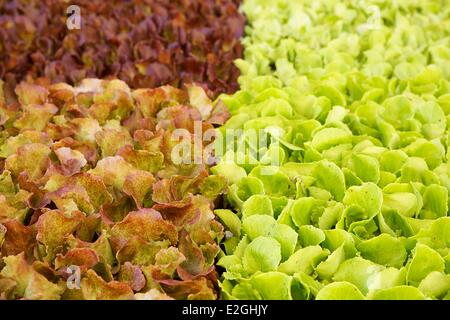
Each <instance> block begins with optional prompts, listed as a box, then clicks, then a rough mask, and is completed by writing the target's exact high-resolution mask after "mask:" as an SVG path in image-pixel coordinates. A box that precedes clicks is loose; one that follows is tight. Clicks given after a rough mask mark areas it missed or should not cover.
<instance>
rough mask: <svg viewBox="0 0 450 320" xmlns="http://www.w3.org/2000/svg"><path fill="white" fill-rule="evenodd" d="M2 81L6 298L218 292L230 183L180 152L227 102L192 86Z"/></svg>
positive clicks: (0, 184) (0, 240) (0, 195)
mask: <svg viewBox="0 0 450 320" xmlns="http://www.w3.org/2000/svg"><path fill="white" fill-rule="evenodd" d="M1 85H2V83H1V82H0V121H1V125H2V126H3V128H4V130H2V131H1V133H0V164H1V167H2V173H1V174H0V250H1V251H0V252H1V257H2V258H3V259H2V260H1V262H0V299H22V298H24V299H170V298H175V299H215V298H216V297H217V276H216V271H215V268H214V265H213V263H214V258H215V257H216V255H217V254H218V253H219V246H218V242H220V240H221V238H222V237H223V227H222V225H221V224H220V223H219V222H218V221H217V220H216V219H215V216H214V214H213V211H212V209H213V200H214V199H215V198H216V197H217V195H218V194H220V193H222V192H223V191H224V188H225V187H226V183H225V181H224V179H223V178H220V177H217V176H213V175H208V170H207V166H206V165H205V164H204V163H198V164H195V163H194V164H184V163H180V162H177V161H175V160H176V159H175V158H174V157H172V152H173V149H174V148H175V147H176V146H177V145H179V138H177V137H176V136H175V135H174V134H173V133H174V132H175V131H176V130H177V129H178V130H180V129H184V131H185V132H186V133H187V136H188V137H189V136H190V135H194V124H195V123H196V124H199V123H200V125H201V126H202V127H203V129H204V130H207V129H208V128H210V129H212V128H213V125H216V124H220V123H223V122H224V121H225V120H226V119H227V118H228V112H227V111H226V109H224V107H223V105H220V104H218V105H214V106H213V105H212V103H211V101H210V100H209V99H208V97H207V96H206V94H205V92H204V91H203V89H201V88H200V87H198V86H194V85H192V86H189V87H188V89H187V90H180V89H176V88H173V87H170V86H165V87H160V88H156V89H136V90H131V89H130V88H129V87H128V86H127V85H126V84H125V83H124V82H122V81H120V80H112V81H104V80H98V79H85V80H83V81H82V83H81V85H80V86H78V87H72V86H70V85H68V84H64V83H59V84H55V85H51V86H46V85H37V84H36V85H30V84H27V83H22V84H21V85H19V86H18V87H17V88H16V90H15V91H16V94H17V100H10V98H5V97H4V95H3V94H2V91H1V88H2V86H1ZM182 141H185V142H187V143H188V144H189V145H190V144H191V143H193V140H191V139H187V138H183V139H182Z"/></svg>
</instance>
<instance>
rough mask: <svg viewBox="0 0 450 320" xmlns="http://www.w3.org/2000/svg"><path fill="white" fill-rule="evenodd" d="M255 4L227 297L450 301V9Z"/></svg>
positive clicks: (223, 164) (242, 99) (231, 147)
mask: <svg viewBox="0 0 450 320" xmlns="http://www.w3.org/2000/svg"><path fill="white" fill-rule="evenodd" d="M242 9H243V11H244V13H245V14H246V16H247V18H248V25H247V27H246V37H245V38H244V39H243V43H244V46H245V51H244V56H245V57H244V59H241V60H237V61H236V64H237V65H238V67H239V68H240V70H241V73H242V75H241V77H240V79H239V83H240V86H241V89H240V90H239V91H238V92H236V93H235V94H233V95H224V96H221V97H220V98H221V100H222V101H224V102H225V104H226V105H227V106H228V108H229V109H230V112H231V115H232V116H231V118H230V119H229V120H228V121H227V122H226V123H225V125H224V126H222V127H221V128H220V131H221V132H222V133H223V135H224V136H225V135H226V133H227V132H229V131H232V130H234V131H233V132H235V133H236V132H238V134H235V135H234V139H232V140H231V141H219V143H218V147H219V148H220V149H221V150H227V152H226V153H225V155H224V156H223V157H222V160H221V161H220V162H219V163H218V164H217V165H216V166H215V167H213V168H212V172H213V173H214V174H216V175H219V176H223V177H225V178H226V180H227V182H228V185H229V190H228V193H227V195H226V199H225V201H224V206H223V209H217V210H215V213H216V214H217V216H218V217H219V218H220V220H221V221H222V223H223V224H224V226H225V229H226V232H225V238H224V241H223V244H222V251H221V252H220V255H219V260H218V262H217V264H218V266H220V267H221V268H222V269H223V273H222V276H221V279H220V286H221V290H222V298H224V299H450V217H448V213H449V203H450V198H449V190H450V177H449V173H450V167H449V160H450V150H449V143H450V133H449V124H450V31H449V30H450V20H449V19H448V14H449V12H450V3H449V2H448V1H395V2H394V1H383V0H380V1H356V0H355V1H353V0H345V1H328V0H327V1H325V0H323V1H282V0H270V1H269V0H246V1H244V3H243V5H242ZM261 131H262V132H263V133H264V134H263V135H259V136H258V137H257V138H256V139H255V132H261Z"/></svg>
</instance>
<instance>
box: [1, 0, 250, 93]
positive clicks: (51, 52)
mask: <svg viewBox="0 0 450 320" xmlns="http://www.w3.org/2000/svg"><path fill="white" fill-rule="evenodd" d="M239 4H240V1H239V0H140V1H137V2H136V1H123V0H109V1H104V0H74V1H71V2H70V3H69V2H67V1H60V0H45V1H42V0H2V1H0V79H3V80H4V81H5V82H6V84H7V85H8V88H9V89H10V90H11V91H13V90H14V88H15V86H16V84H18V83H20V81H22V80H29V81H30V80H31V81H34V80H36V78H38V77H45V78H46V79H48V80H50V81H51V82H52V83H56V82H66V83H68V84H71V85H78V84H79V82H80V81H81V80H83V79H85V78H104V77H114V78H118V79H121V80H123V81H125V82H126V83H127V84H128V85H129V86H130V87H131V88H134V89H137V88H147V87H150V88H155V87H159V86H161V85H167V84H169V85H173V86H175V87H179V88H180V87H182V85H183V84H184V83H191V82H192V81H196V82H201V83H202V85H203V86H204V88H205V89H209V90H210V91H211V92H212V94H213V95H214V96H217V95H218V94H220V93H223V92H227V93H232V92H234V91H235V90H237V88H238V85H237V82H236V80H237V77H238V75H239V71H238V69H237V68H236V67H235V66H234V64H233V60H234V59H236V58H239V57H241V55H242V45H241V43H240V40H239V39H240V37H241V36H242V33H243V29H244V23H245V20H244V17H243V16H242V15H241V14H240V13H239V11H238V8H239ZM73 5H76V6H78V8H79V9H80V12H79V13H80V19H79V22H80V25H79V29H77V28H75V29H69V28H68V24H69V26H70V25H71V24H73V22H75V21H77V19H75V18H76V16H75V15H74V13H73V12H72V11H70V10H69V11H70V15H69V14H68V13H69V12H67V10H68V8H69V6H73Z"/></svg>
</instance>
